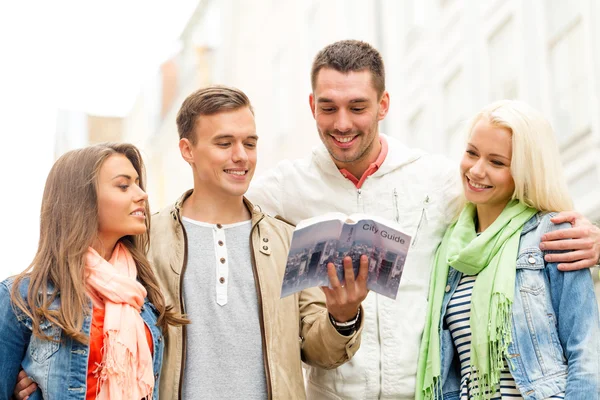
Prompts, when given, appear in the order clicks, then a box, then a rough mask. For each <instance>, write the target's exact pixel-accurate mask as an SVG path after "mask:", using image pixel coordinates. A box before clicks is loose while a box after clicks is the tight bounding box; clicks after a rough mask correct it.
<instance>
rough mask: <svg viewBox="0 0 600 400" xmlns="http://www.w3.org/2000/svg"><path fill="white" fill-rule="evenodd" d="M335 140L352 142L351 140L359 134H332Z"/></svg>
mask: <svg viewBox="0 0 600 400" xmlns="http://www.w3.org/2000/svg"><path fill="white" fill-rule="evenodd" d="M330 136H331V137H332V138H333V140H335V141H336V142H338V143H342V144H344V143H350V142H351V141H353V140H354V139H355V138H356V137H357V136H358V135H352V136H333V135H330Z"/></svg>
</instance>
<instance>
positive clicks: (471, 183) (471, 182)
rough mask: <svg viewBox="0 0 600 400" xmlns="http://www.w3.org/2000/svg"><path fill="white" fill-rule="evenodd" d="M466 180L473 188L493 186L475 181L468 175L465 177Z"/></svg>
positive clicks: (489, 187)
mask: <svg viewBox="0 0 600 400" xmlns="http://www.w3.org/2000/svg"><path fill="white" fill-rule="evenodd" d="M467 182H469V185H471V186H473V187H474V188H475V189H491V188H492V187H493V186H489V185H482V184H480V183H475V182H473V181H472V180H471V179H469V177H467Z"/></svg>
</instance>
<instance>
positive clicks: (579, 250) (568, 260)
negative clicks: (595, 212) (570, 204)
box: [540, 211, 600, 271]
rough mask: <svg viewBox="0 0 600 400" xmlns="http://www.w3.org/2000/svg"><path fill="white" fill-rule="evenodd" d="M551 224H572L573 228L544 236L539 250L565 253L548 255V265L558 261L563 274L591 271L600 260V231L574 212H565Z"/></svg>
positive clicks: (546, 256) (546, 258)
mask: <svg viewBox="0 0 600 400" xmlns="http://www.w3.org/2000/svg"><path fill="white" fill-rule="evenodd" d="M551 221H552V222H553V223H555V224H560V223H563V222H570V223H571V225H572V227H571V228H568V229H561V230H556V231H553V232H548V233H545V234H544V235H542V242H541V243H540V249H542V250H545V251H547V250H550V251H552V250H563V251H564V250H566V251H567V252H565V253H553V254H546V255H545V257H544V259H545V260H546V261H547V262H555V263H560V264H558V269H559V270H561V271H574V270H578V269H583V268H591V267H593V266H595V265H597V264H598V262H599V261H600V228H598V227H597V226H595V225H593V224H592V223H591V222H590V221H589V220H588V219H586V218H584V217H583V216H582V215H581V214H579V213H578V212H575V211H563V212H561V213H560V214H558V215H557V216H555V217H554V218H552V219H551Z"/></svg>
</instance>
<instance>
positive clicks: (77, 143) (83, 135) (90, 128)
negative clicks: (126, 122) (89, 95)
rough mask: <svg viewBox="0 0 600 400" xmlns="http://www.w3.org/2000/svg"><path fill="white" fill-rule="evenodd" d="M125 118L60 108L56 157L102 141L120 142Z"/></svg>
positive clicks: (55, 146)
mask: <svg viewBox="0 0 600 400" xmlns="http://www.w3.org/2000/svg"><path fill="white" fill-rule="evenodd" d="M122 137H123V118H120V117H104V116H97V115H89V114H86V113H84V112H81V111H73V110H58V111H57V113H56V135H55V138H54V140H55V143H54V158H55V159H56V158H58V157H59V156H60V155H62V154H63V153H65V152H66V151H69V150H72V149H76V148H80V147H84V146H87V145H90V144H95V143H101V142H119V141H121V140H122Z"/></svg>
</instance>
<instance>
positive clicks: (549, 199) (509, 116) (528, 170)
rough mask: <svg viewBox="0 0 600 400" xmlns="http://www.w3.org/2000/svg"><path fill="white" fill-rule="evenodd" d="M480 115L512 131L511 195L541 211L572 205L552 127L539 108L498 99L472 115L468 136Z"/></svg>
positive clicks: (568, 208)
mask: <svg viewBox="0 0 600 400" xmlns="http://www.w3.org/2000/svg"><path fill="white" fill-rule="evenodd" d="M482 119H483V120H486V121H488V122H489V123H490V125H492V126H494V127H497V128H504V129H506V130H508V131H509V132H510V133H511V136H512V160H511V167H510V169H511V174H512V177H513V179H514V181H515V191H514V193H513V196H512V198H513V199H518V200H521V201H522V202H523V203H525V204H527V205H528V206H530V207H533V208H536V209H538V210H540V211H566V210H571V209H573V202H572V200H571V196H570V195H569V193H568V190H567V184H566V180H565V177H564V173H563V170H562V165H561V162H560V154H559V150H558V145H557V143H556V138H555V134H554V131H553V130H552V127H551V126H550V123H549V122H548V121H547V120H546V119H545V118H544V116H543V115H542V114H541V113H540V112H538V111H537V110H535V109H534V108H532V107H531V106H529V105H528V104H526V103H524V102H522V101H517V100H501V101H497V102H495V103H492V104H490V105H488V106H486V107H485V108H483V110H481V111H480V112H479V113H478V114H477V115H475V117H474V118H473V119H472V120H471V123H470V124H469V128H468V137H470V136H471V134H472V132H473V128H474V127H475V125H476V124H477V122H479V121H480V120H482Z"/></svg>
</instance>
